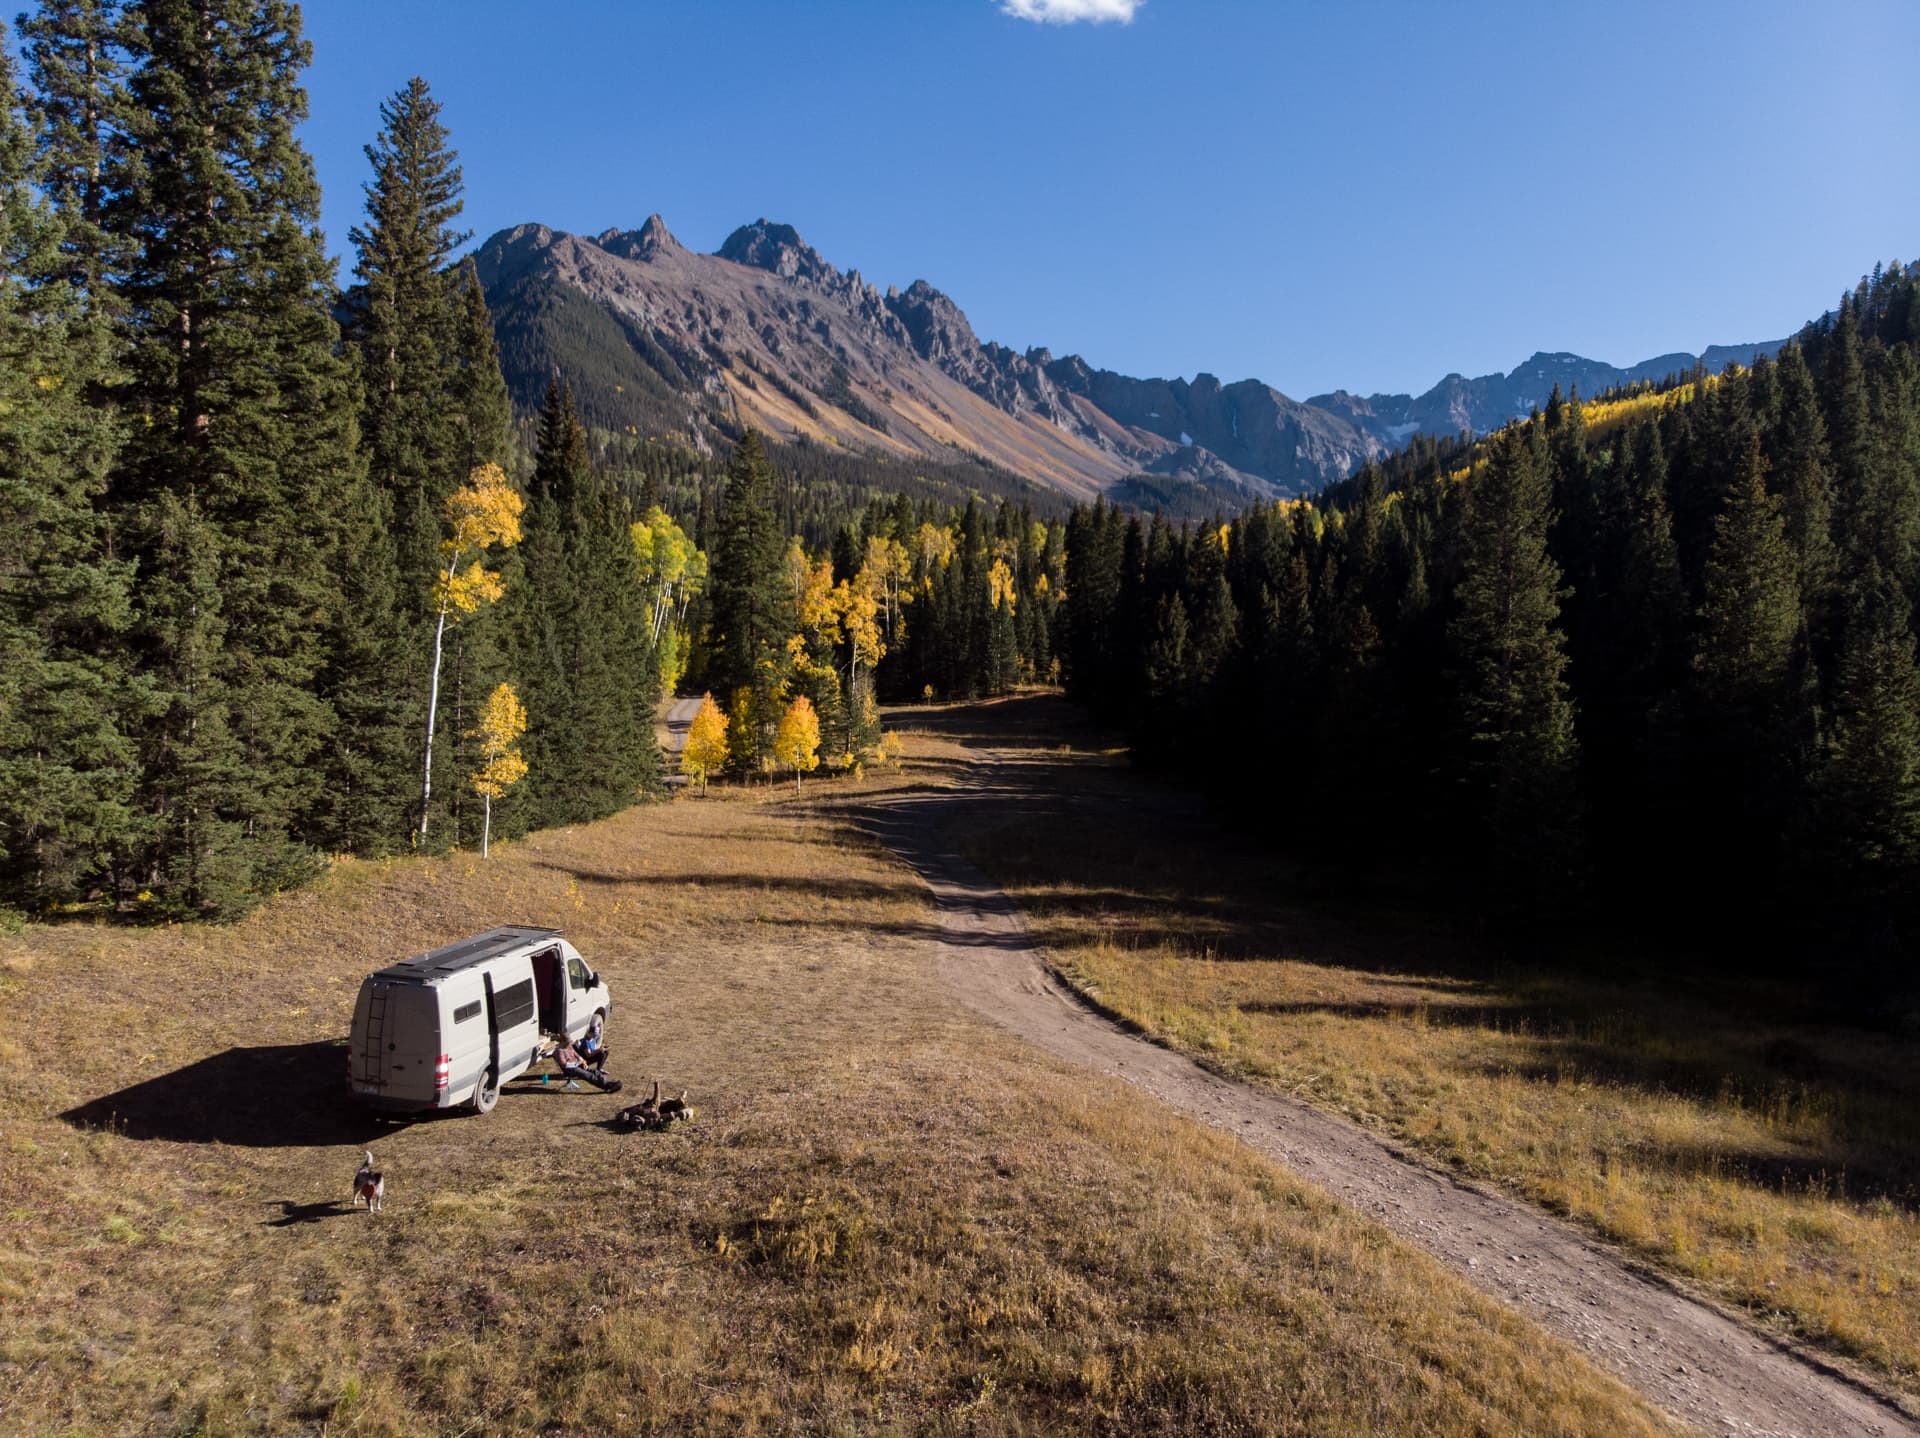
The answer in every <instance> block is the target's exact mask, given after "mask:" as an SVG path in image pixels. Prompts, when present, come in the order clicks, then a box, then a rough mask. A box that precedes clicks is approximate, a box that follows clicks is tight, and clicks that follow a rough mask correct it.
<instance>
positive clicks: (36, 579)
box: [0, 0, 664, 917]
mask: <svg viewBox="0 0 1920 1438" xmlns="http://www.w3.org/2000/svg"><path fill="white" fill-rule="evenodd" d="M16 38H17V42H18V44H17V49H18V53H19V54H20V56H21V67H22V68H23V69H24V77H21V76H18V75H16V71H15V67H14V65H13V63H12V62H11V61H9V60H6V59H4V58H0V94H3V95H4V103H3V104H0V255H3V256H4V273H3V274H0V349H4V354H5V359H4V363H0V390H4V395H3V396H0V456H4V463H0V903H4V904H6V905H9V906H11V907H14V908H18V909H25V910H29V911H33V912H45V911H48V910H50V909H58V908H74V907H85V908H91V909H96V910H111V911H117V912H120V913H123V914H133V915H156V916H157V915H202V916H215V917H228V916H231V915H233V914H235V913H238V912H240V911H241V910H243V909H245V908H246V907H247V906H248V905H250V904H251V903H253V902H254V901H256V900H257V899H258V898H260V897H261V896H263V895H265V894H267V893H270V892H272V891H273V890H275V889H278V888H282V887H285V886H287V885H290V884H294V883H297V882H300V881H301V880H302V879H303V878H304V877H306V876H307V875H309V874H310V873H312V872H313V871H314V869H315V868H316V866H317V865H318V864H319V863H321V862H322V861H323V859H324V856H326V855H328V854H331V853H338V852H354V853H362V854H381V853H389V852H393V851H396V850H402V849H405V848H407V847H409V846H416V847H429V848H439V847H444V846H447V845H452V844H468V843H474V842H477V841H478V839H479V837H480V826H481V823H482V812H483V809H484V808H485V806H486V804H487V802H488V801H489V800H491V801H492V808H493V811H494V815H493V817H494V824H495V827H496V828H504V829H505V830H507V831H508V832H515V831H519V830H523V829H525V828H527V827H529V826H534V825H542V824H553V823H562V822H572V821H576V820H582V819H590V818H594V817H597V816H600V815H604V814H607V813H610V812H612V811H613V810H615V809H617V808H619V807H621V806H622V805H625V804H627V803H630V802H632V801H633V800H634V799H635V798H636V797H638V796H639V795H641V794H643V793H645V792H647V791H649V790H650V789H652V788H653V787H654V786H655V785H656V784H657V783H658V780H659V768H660V760H659V754H658V751H657V749H656V747H655V743H654V739H653V729H652V710H653V704H654V697H655V695H656V694H657V692H658V677H657V669H658V665H657V659H656V653H657V650H658V648H659V644H660V637H661V628H662V627H661V625H660V624H659V623H657V622H656V619H655V614H656V611H657V608H658V605H657V600H658V598H659V594H658V590H659V587H660V585H661V583H663V582H664V581H662V580H661V579H660V577H659V576H658V575H657V574H655V573H653V572H651V571H650V570H649V568H648V567H647V566H646V565H645V564H644V563H643V557H642V556H641V554H640V552H639V550H638V548H637V547H636V543H635V539H636V536H635V534H634V533H633V530H632V526H633V524H634V523H635V521H636V520H640V519H643V518H645V517H646V516H643V515H640V514H636V513H635V512H634V509H633V506H632V504H631V503H630V501H629V499H628V498H627V496H626V495H624V494H623V493H622V492H621V491H620V490H619V489H618V488H617V487H616V486H615V485H614V484H613V482H612V481H611V480H610V479H609V478H607V477H606V476H605V475H604V474H602V473H601V472H600V471H599V470H597V469H596V467H595V466H594V465H592V464H591V463H590V462H589V459H588V452H587V447H586V444H585V438H584V434H583V432H582V430H581V428H580V426H579V424H578V423H577V422H576V420H575V419H574V417H573V414H572V410H571V405H570V402H569V400H568V397H567V394H566V392H565V391H564V390H563V389H559V388H556V389H555V390H554V391H553V392H552V393H551V394H550V395H549V397H548V404H547V410H546V414H545V415H544V416H543V419H542V421H541V425H540V429H539V434H538V439H537V454H536V455H535V456H534V457H533V460H532V463H531V464H530V465H529V464H527V463H526V462H524V461H523V460H522V459H521V458H520V456H519V455H517V454H516V446H515V445H514V443H513V438H512V435H513V422H512V416H511V414H510V411H509V406H508V401H507V394H506V389H505V386H504V384H503V383H502V380H501V376H500V369H499V365H498V361H497V358H496V356H495V352H494V341H493V335H492V326H491V323H490V320H489V317H488V315H487V313H486V308H485V304H484V302H483V300H482V298H481V296H480V293H479V289H478V287H477V285H476V284H475V283H474V282H473V280H472V276H471V270H470V268H467V269H463V268H457V267H453V266H451V265H450V259H451V257H452V256H453V255H454V253H455V252H456V250H457V249H458V247H459V245H460V244H461V243H463V241H464V238H465V237H464V236H462V235H460V234H459V233H457V232H456V231H455V230H454V229H453V228H452V227H453V225H454V224H455V223H456V221H457V219H458V217H459V214H460V210H461V187H462V186H461V174H460V168H459V165H458V163H457V160H456V157H455V154H454V152H453V150H452V149H451V148H450V146H449V144H448V136H447V134H446V132H445V130H444V128H443V127H442V126H441V124H440V123H439V119H438V113H439V112H438V106H437V105H436V104H435V102H434V100H433V98H432V96H431V95H430V94H429V92H428V90H427V86H426V84H425V82H423V81H419V80H416V81H414V82H412V83H411V84H410V85H408V86H407V87H406V88H405V89H404V90H402V91H401V92H400V93H398V94H396V95H395V96H393V97H392V99H391V100H390V101H389V102H388V103H387V104H386V105H385V106H383V107H382V110H381V114H380V117H379V119H380V128H379V132H378V134H377V136H376V137H375V138H374V140H373V143H372V144H371V145H370V146H369V148H368V151H367V155H368V159H369V162H370V164H371V174H370V176H369V181H368V189H367V209H366V216H365V220H364V222H363V223H362V224H361V225H360V226H358V227H356V228H355V229H354V231H353V234H352V243H353V249H354V255H355V279H356V280H357V284H356V285H355V287H354V289H353V291H352V293H351V295H350V296H349V297H348V299H347V300H346V302H345V303H344V305H343V302H342V297H341V295H340V292H339V290H338V288H337V285H336V281H335V276H334V268H333V265H332V263H331V261H330V260H329V259H328V258H327V256H326V253H325V250H324V248H323V245H322V240H321V236H320V233H319V230H318V228H317V222H318V213H319V200H320V196H319V190H318V186H317V185H316V183H315V180H314V174H313V167H312V164H311V162H310V160H309V158H308V156H307V155H306V154H305V152H304V151H303V150H302V149H301V147H300V145H299V143H298V141H297V139H296V138H295V127H296V126H297V125H298V124H299V122H300V120H301V119H302V118H303V116H304V115H305V113H306V99H305V95H304V93H303V91H302V89H301V88H300V84H299V75H300V72H301V70H302V68H303V67H304V66H305V65H306V63H307V60H308V47H307V46H306V44H305V42H304V41H303V40H302V38H301V34H300V21H299V11H298V9H297V8H296V7H295V6H293V5H291V4H287V3H282V0H197V3H194V4H191V5H189V4H181V3H175V0H149V3H143V4H131V5H121V4H114V3H84V4H83V3H71V0H48V3H46V4H44V5H43V6H41V7H40V9H39V10H38V11H37V12H35V13H34V14H32V15H29V16H27V17H25V18H24V19H23V21H22V24H21V27H20V31H19V34H18V36H17V37H16ZM22 78H24V84H22V83H21V80H22ZM369 120H370V121H371V120H372V117H369ZM341 313H344V314H345V316H346V320H345V328H344V333H343V332H342V326H341V323H340V321H339V319H338V316H339V315H340V314H341ZM655 528H658V525H657V524H656V526H655ZM503 686H504V688H505V689H506V690H507V691H509V692H511V693H512V694H513V695H515V696H516V699H517V703H518V705H523V706H524V715H525V720H524V722H525V741H524V752H522V750H521V749H519V748H515V747H514V741H515V740H516V739H517V738H518V731H517V730H514V732H512V733H509V732H507V731H508V730H513V725H511V724H507V723H506V722H505V719H506V717H512V716H515V715H517V714H518V712H519V710H518V708H517V707H516V705H510V704H508V703H506V702H505V700H504V699H502V698H501V697H500V696H501V693H502V689H503ZM489 700H493V701H495V702H493V703H489V702H488V701H489ZM483 712H484V713H485V714H488V715H492V716H495V718H496V719H498V720H499V722H498V723H495V724H494V725H493V726H492V727H491V730H490V728H489V725H488V724H486V723H483V722H482V716H483ZM503 716H504V717H503ZM503 726H504V727H503ZM522 764H524V768H525V778H524V780H521V779H520V778H519V774H520V766H521V765H522Z"/></svg>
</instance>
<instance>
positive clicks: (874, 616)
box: [833, 568, 887, 669]
mask: <svg viewBox="0 0 1920 1438" xmlns="http://www.w3.org/2000/svg"><path fill="white" fill-rule="evenodd" d="M874 578H875V576H874V573H873V571H872V570H871V569H864V568H863V569H862V570H861V571H860V572H859V573H858V574H856V575H855V576H854V578H853V583H851V584H849V583H847V581H846V580H844V579H843V580H841V581H840V582H839V583H838V584H836V585H835V586H834V587H833V605H834V609H835V611H836V612H837V614H838V616H839V621H840V623H839V628H840V631H841V632H842V633H843V634H845V635H846V637H847V641H848V643H850V644H852V645H853V663H854V667H855V668H856V669H857V668H859V667H860V666H861V665H865V666H866V667H867V668H869V669H871V668H872V667H873V666H874V665H876V664H878V663H879V662H880V660H881V658H882V657H883V656H884V655H885V654H886V652H887V646H886V644H885V642H884V641H883V640H882V639H881V637H880V597H879V595H877V594H875V593H874Z"/></svg>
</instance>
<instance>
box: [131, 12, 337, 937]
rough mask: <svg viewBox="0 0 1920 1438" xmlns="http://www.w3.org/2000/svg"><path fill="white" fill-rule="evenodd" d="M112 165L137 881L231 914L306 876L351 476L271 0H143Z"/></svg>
mask: <svg viewBox="0 0 1920 1438" xmlns="http://www.w3.org/2000/svg"><path fill="white" fill-rule="evenodd" d="M142 19H143V22H144V23H143V25H142V26H141V30H140V50H139V65H138V68H137V69H136V70H135V71H134V73H133V75H132V77H131V79H130V81H129V83H128V104H127V107H126V139H127V143H126V145H125V146H124V147H122V148H120V149H119V150H117V151H116V152H115V153H114V154H113V155H112V156H111V157H110V161H111V162H110V164H109V167H108V175H107V190H108V192H109V200H108V203H107V204H106V206H105V208H104V224H105V227H106V228H107V230H108V231H109V233H110V235H111V236H112V238H113V242H114V246H115V249H116V251H118V252H123V253H124V261H123V268H122V272H121V274H120V276H119V288H120V292H121V293H120V298H121V300H122V301H123V303H124V311H125V321H124V330H125V336H126V339H127V341H128V353H129V369H130V383H129V385H128V386H127V392H126V393H127V402H128V408H129V411H130V412H131V413H132V414H133V415H135V416H137V417H138V422H137V423H135V424H133V425H131V426H130V432H131V439H130V442H129V445H128V447H127V450H126V452H125V455H124V458H123V461H122V463H121V464H120V465H119V467H118V469H117V471H116V473H115V475H114V478H113V486H114V489H115V491H116V493H117V496H118V498H119V499H120V500H121V502H122V503H124V504H127V505H130V506H131V507H132V509H133V517H132V522H131V523H130V525H129V529H130V531H131V532H130V536H129V538H130V541H131V543H130V548H131V550H132V551H133V553H134V554H135V555H136V557H137V558H138V560H139V562H140V566H141V571H142V579H141V583H140V586H139V590H138V598H139V613H138V616H137V626H138V633H139V641H140V646H141V650H142V657H143V659H144V663H145V666H146V668H147V670H148V672H149V673H150V674H151V675H152V676H153V678H154V681H155V685H156V688H157V690H158V691H159V699H160V702H161V705H162V708H161V711H160V713H159V714H158V715H157V717H156V718H155V720H154V721H153V722H152V723H151V724H149V725H148V726H147V727H146V729H145V731H144V732H143V735H142V748H143V757H144V761H145V762H144V770H145V772H144V776H143V786H142V794H141V800H140V802H141V807H142V808H143V809H144V810H145V813H146V816H147V822H148V824H149V826H150V831H149V833H148V835H147V841H146V844H145V846H144V852H143V854H142V857H141V865H142V868H143V870H144V873H143V875H142V879H143V881H144V882H146V883H147V884H148V885H149V886H150V887H153V888H154V889H156V890H158V891H160V893H161V894H162V896H163V898H164V900H165V902H167V903H168V904H169V905H170V906H171V907H174V908H176V909H179V910H182V911H188V912H196V913H210V914H221V915H225V914H231V913H234V912H236V911H237V910H238V909H240V908H243V907H245V905H247V904H248V903H250V902H252V901H253V900H254V899H255V898H257V897H259V896H260V895H262V894H264V893H266V892H270V891H271V890H273V889H275V888H278V887H280V886H282V885H285V884H288V883H290V882H294V881H296V880H298V879H300V878H301V877H303V876H304V875H305V874H306V873H308V872H309V871H310V868H311V864H312V862H313V858H312V854H311V851H310V850H308V849H307V847H306V846H305V845H304V844H303V843H302V833H303V828H304V826H305V825H306V823H307V821H308V819H309V817H310V814H311V812H312V811H313V810H314V809H315V807H316V804H317V803H318V802H319V801H320V797H321V790H322V789H323V786H324V772H323V770H322V768H321V766H320V765H319V764H317V763H316V762H315V760H316V758H317V756H318V755H319V753H320V751H321V749H322V747H323V746H324V745H325V744H326V743H327V741H328V739H329V736H330V734H331V732H332V729H333V727H334V717H335V716H334V715H333V713H332V711H331V709H330V707H329V706H328V705H327V704H326V702H325V701H324V700H322V699H321V698H319V697H317V695H316V693H315V678H316V675H318V674H319V673H320V671H321V670H322V668H323V665H324V664H325V662H326V659H327V657H328V656H327V653H326V648H327V639H328V635H329V633H330V630H331V627H332V624H331V616H332V614H333V612H334V608H335V605H336V604H337V602H338V595H337V593H336V591H335V585H334V583H333V575H334V573H335V563H334V561H335V556H336V551H337V548H338V546H339V545H340V544H341V542H342V537H343V536H342V527H343V526H342V516H341V513H340V500H341V496H342V494H343V493H344V492H345V491H346V488H347V485H346V483H345V482H346V481H349V480H350V479H351V477H352V476H353V475H354V474H355V473H356V466H357V463H358V461H357V457H356V448H357V435H356V429H355V422H354V412H355V408H356V403H357V401H356V396H355V393H354V388H353V384H352V376H351V371H350V369H349V367H348V365H347V364H346V362H345V361H344V360H343V358H342V357H341V354H340V349H339V332H338V329H337V327H336V325H335V323H334V319H333V314H332V306H333V302H334V295H335V291H334V284H333V269H332V264H331V262H330V261H329V260H328V259H327V257H326V253H325V249H324V246H323V244H322V242H321V236H320V232H319V229H318V222H319V199H320V195H319V187H318V185H317V184H316V183H315V181H314V175H313V166H312V163H311V161H310V160H309V158H308V156H307V155H306V153H305V151H304V150H302V149H301V147H300V145H299V143H298V141H297V140H296V138H295V128H296V127H297V126H298V124H299V123H300V121H301V120H302V119H304V118H305V115H306V95H305V93H304V91H302V90H301V89H300V87H299V84H298V81H297V77H298V74H299V71H300V69H301V68H302V67H303V66H304V65H305V64H306V63H307V59H308V46H307V45H306V43H305V41H303V40H302V39H301V37H300V20H299V12H298V10H297V8H295V7H294V6H293V5H291V4H288V3H285V0H257V3H255V0H148V3H147V4H145V5H144V6H143V8H142Z"/></svg>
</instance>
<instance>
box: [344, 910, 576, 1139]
mask: <svg viewBox="0 0 1920 1438" xmlns="http://www.w3.org/2000/svg"><path fill="white" fill-rule="evenodd" d="M612 1006H613V1001H612V999H611V998H610V997H609V996H608V994H607V986H606V983H605V981H604V980H602V979H601V977H600V976H599V975H598V974H596V973H595V972H594V971H593V970H592V969H590V968H588V967H587V964H586V961H585V960H583V959H582V958H581V957H580V955H579V953H578V952H577V951H576V950H575V949H574V947H573V945H572V944H569V943H568V942H567V941H566V940H565V939H563V938H561V937H560V931H559V930H558V929H531V928H499V929H489V930H487V932H486V933H484V934H475V935H474V936H473V937H472V938H470V939H462V940H461V941H460V942H459V943H457V944H449V945H447V947H446V948H444V949H435V950H433V952H432V953H427V954H421V955H420V956H419V957H417V958H412V959H406V960H403V961H402V962H400V963H397V964H393V965H391V966H389V967H388V968H384V969H381V970H380V971H379V972H378V973H375V974H372V975H370V976H369V977H368V978H367V981H366V982H365V983H363V984H362V985H361V986H360V999H359V1002H357V1003H356V1004H355V1005H354V1007H353V1034H352V1037H351V1039H350V1040H349V1042H348V1054H349V1057H348V1061H347V1080H348V1084H349V1085H350V1087H351V1089H352V1092H353V1095H354V1097H355V1098H357V1099H359V1100H360V1101H361V1102H363V1103H365V1104H367V1105H369V1106H371V1107H373V1108H377V1109H381V1110H385V1111H387V1112H391V1113H411V1112H418V1111H421V1110H425V1109H434V1108H453V1107H454V1106H456V1105H458V1104H470V1105H471V1106H472V1107H473V1109H474V1111H475V1112H477V1113H487V1112H489V1111H490V1110H491V1109H492V1108H493V1106H494V1104H495V1102H497V1101H498V1099H499V1097H500V1085H501V1084H503V1083H505V1082H506V1081H507V1080H508V1079H511V1078H517V1077H518V1076H519V1075H521V1074H523V1073H525V1072H526V1071H527V1069H528V1067H529V1066H530V1065H531V1064H532V1063H533V1056H534V1052H535V1049H536V1048H537V1046H538V1045H539V1042H540V1036H541V1035H542V1034H560V1033H564V1034H566V1035H567V1036H568V1037H569V1038H579V1037H580V1036H581V1035H582V1034H584V1033H585V1032H586V1031H587V1026H588V1025H589V1024H591V1023H592V1022H593V1017H594V1015H595V1014H599V1015H601V1016H602V1017H604V1016H605V1015H606V1014H607V1012H608V1010H609V1009H611V1008H612Z"/></svg>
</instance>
